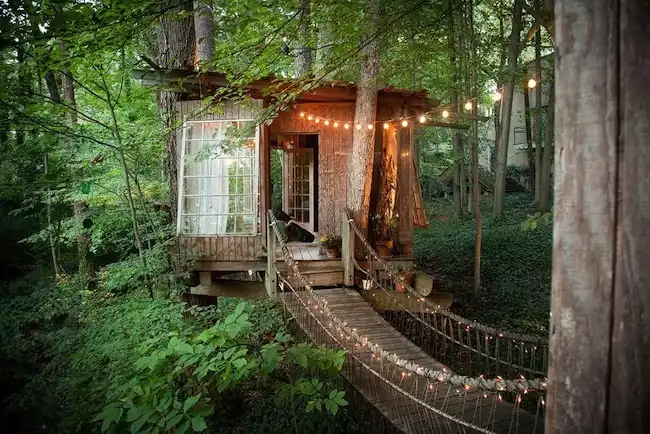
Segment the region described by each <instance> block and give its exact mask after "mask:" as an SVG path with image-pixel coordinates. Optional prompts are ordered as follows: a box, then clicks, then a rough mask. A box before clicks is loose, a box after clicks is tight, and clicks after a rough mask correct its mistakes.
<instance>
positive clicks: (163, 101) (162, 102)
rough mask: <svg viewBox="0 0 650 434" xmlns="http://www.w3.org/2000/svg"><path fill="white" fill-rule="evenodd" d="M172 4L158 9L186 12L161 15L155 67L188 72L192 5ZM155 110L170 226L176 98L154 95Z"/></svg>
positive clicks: (171, 0) (169, 0) (174, 197)
mask: <svg viewBox="0 0 650 434" xmlns="http://www.w3.org/2000/svg"><path fill="white" fill-rule="evenodd" d="M176 4H178V3H177V2H176V0H164V1H163V2H161V5H160V7H161V8H162V9H165V10H167V9H168V8H172V9H171V10H170V13H178V12H181V11H182V12H186V15H185V16H184V17H183V18H177V17H172V16H170V14H169V13H167V14H164V15H163V16H162V18H161V20H160V28H159V30H158V53H157V55H156V58H157V61H158V65H160V66H161V68H163V69H192V67H193V41H194V36H195V34H194V20H193V18H192V14H191V12H192V3H189V2H185V3H182V4H181V5H180V6H178V7H175V8H174V7H173V6H174V5H176ZM157 99H158V109H159V112H160V115H161V117H162V119H163V125H164V127H165V131H166V138H165V148H166V161H165V171H166V175H167V179H168V183H169V201H170V214H171V218H172V223H173V224H175V223H176V221H177V215H176V212H177V209H178V161H177V160H178V158H177V155H178V138H177V129H178V127H179V125H178V121H179V119H178V117H177V113H176V102H177V101H178V94H177V93H175V92H165V91H162V92H159V93H158V98H157Z"/></svg>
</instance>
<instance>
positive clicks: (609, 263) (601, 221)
mask: <svg viewBox="0 0 650 434" xmlns="http://www.w3.org/2000/svg"><path fill="white" fill-rule="evenodd" d="M556 14H557V15H556V16H557V19H556V22H557V28H556V43H557V51H556V53H557V54H556V63H555V80H556V81H555V85H556V89H557V101H556V105H557V108H556V116H555V118H556V122H557V129H556V137H557V139H556V140H555V143H556V152H555V161H556V170H555V192H556V204H555V208H554V210H555V211H554V228H553V230H554V234H553V235H554V236H553V244H554V251H553V290H552V297H551V304H552V317H551V333H550V338H551V341H550V349H551V354H550V365H549V373H548V385H549V389H548V394H547V396H548V399H547V411H546V423H545V428H546V432H547V433H553V434H582V433H612V434H613V433H621V434H623V433H624V434H641V433H646V432H647V430H648V424H649V423H650V393H648V387H647V380H646V379H647V378H650V363H648V357H649V355H650V334H649V333H648V330H650V315H649V314H648V313H649V312H650V291H648V288H650V267H648V258H650V200H648V194H649V192H650V171H648V168H649V167H650V147H649V146H648V144H649V143H650V105H649V101H650V86H648V83H650V44H648V41H650V26H648V23H649V22H650V3H648V2H643V1H634V0H619V1H616V2H613V1H609V0H557V3H556Z"/></svg>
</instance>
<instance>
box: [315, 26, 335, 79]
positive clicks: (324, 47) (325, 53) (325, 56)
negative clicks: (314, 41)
mask: <svg viewBox="0 0 650 434" xmlns="http://www.w3.org/2000/svg"><path fill="white" fill-rule="evenodd" d="M317 38H318V46H317V48H316V62H315V64H314V71H315V72H316V73H317V74H318V77H319V78H321V77H322V78H323V79H326V78H329V77H332V78H333V77H334V76H335V74H336V71H330V70H329V68H330V63H331V62H330V57H331V56H332V30H331V29H330V23H329V22H326V23H321V24H320V25H319V26H318V35H317Z"/></svg>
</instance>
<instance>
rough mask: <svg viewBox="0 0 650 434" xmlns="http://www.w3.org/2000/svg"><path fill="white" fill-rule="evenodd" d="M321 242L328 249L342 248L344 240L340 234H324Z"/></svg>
mask: <svg viewBox="0 0 650 434" xmlns="http://www.w3.org/2000/svg"><path fill="white" fill-rule="evenodd" d="M320 243H321V245H322V246H323V247H325V248H326V249H340V248H341V246H342V245H343V240H342V239H341V237H340V236H338V235H324V236H322V237H320Z"/></svg>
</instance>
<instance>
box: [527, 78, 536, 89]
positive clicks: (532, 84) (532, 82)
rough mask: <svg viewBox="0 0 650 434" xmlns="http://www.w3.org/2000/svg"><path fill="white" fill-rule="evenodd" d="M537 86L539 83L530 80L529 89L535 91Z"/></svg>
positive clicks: (532, 79)
mask: <svg viewBox="0 0 650 434" xmlns="http://www.w3.org/2000/svg"><path fill="white" fill-rule="evenodd" d="M535 86H537V81H536V80H535V79H534V78H531V79H529V80H528V89H534V88H535Z"/></svg>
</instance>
